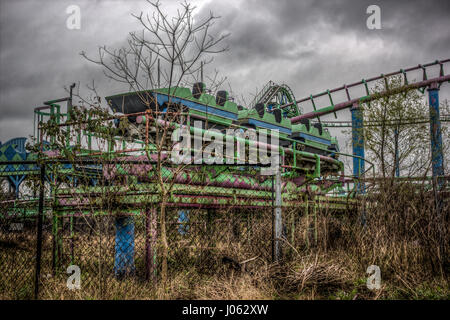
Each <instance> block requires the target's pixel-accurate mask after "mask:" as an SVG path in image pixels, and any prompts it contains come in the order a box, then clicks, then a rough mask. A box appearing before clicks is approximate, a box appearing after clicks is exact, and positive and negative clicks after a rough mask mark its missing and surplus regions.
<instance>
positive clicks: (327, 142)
mask: <svg viewBox="0 0 450 320" xmlns="http://www.w3.org/2000/svg"><path fill="white" fill-rule="evenodd" d="M300 137H302V138H305V139H308V140H311V141H315V142H319V143H323V144H326V145H327V146H330V145H331V141H330V140H327V139H323V138H319V137H316V136H313V135H310V134H307V133H302V132H301V133H300Z"/></svg>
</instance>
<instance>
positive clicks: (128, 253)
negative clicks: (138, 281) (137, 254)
mask: <svg viewBox="0 0 450 320" xmlns="http://www.w3.org/2000/svg"><path fill="white" fill-rule="evenodd" d="M115 224H116V245H115V256H114V274H115V275H116V276H117V277H123V276H125V275H128V274H131V273H134V271H135V267H134V220H133V217H118V218H116V223H115Z"/></svg>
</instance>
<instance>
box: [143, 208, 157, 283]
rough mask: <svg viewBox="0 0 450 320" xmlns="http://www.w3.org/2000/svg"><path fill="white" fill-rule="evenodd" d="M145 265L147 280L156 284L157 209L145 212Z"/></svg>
mask: <svg viewBox="0 0 450 320" xmlns="http://www.w3.org/2000/svg"><path fill="white" fill-rule="evenodd" d="M145 215H146V217H145V218H146V221H145V265H146V277H147V280H151V281H152V282H153V283H154V284H156V270H157V268H156V241H157V229H156V228H157V222H156V208H151V209H149V210H147V211H146V212H145Z"/></svg>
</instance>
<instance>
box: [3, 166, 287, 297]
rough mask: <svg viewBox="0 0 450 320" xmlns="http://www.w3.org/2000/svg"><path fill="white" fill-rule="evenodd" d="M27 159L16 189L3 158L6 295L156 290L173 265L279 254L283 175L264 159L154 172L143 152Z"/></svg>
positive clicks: (186, 268)
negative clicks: (140, 158) (277, 210)
mask: <svg viewBox="0 0 450 320" xmlns="http://www.w3.org/2000/svg"><path fill="white" fill-rule="evenodd" d="M27 164H28V165H29V168H28V170H22V171H20V172H15V173H18V174H21V175H23V181H22V183H21V184H20V185H19V189H20V190H14V184H13V183H11V181H10V180H8V179H9V176H10V175H11V174H12V173H11V172H10V171H7V168H8V166H9V165H10V164H6V163H0V172H1V173H3V175H2V189H1V196H0V197H1V198H0V202H1V203H2V209H1V210H2V212H1V219H0V249H1V252H0V296H1V299H31V298H39V299H47V298H50V299H59V298H69V299H70V298H75V299H76V298H82V299H124V298H133V297H135V296H148V297H152V296H154V290H155V288H156V287H157V284H158V283H159V282H161V281H162V273H164V271H163V270H164V269H165V270H166V271H165V272H166V278H168V279H173V278H176V277H177V275H179V274H189V273H195V274H202V275H206V276H208V275H214V274H218V273H227V272H230V271H231V272H234V271H236V272H241V271H244V270H245V271H246V272H249V271H251V270H252V268H254V267H257V266H261V264H267V263H269V262H270V261H271V260H272V245H273V237H272V234H273V230H272V229H273V226H272V222H273V203H274V202H273V181H272V180H273V177H272V176H263V175H261V174H260V173H259V172H260V171H259V168H256V167H249V166H247V167H246V166H239V167H237V166H236V167H233V166H228V167H225V166H213V167H211V168H212V169H208V170H206V169H205V167H201V166H185V167H184V168H183V169H182V170H180V171H179V172H175V171H174V170H175V169H173V168H168V169H163V170H162V171H163V174H161V175H160V176H158V175H155V176H154V177H152V176H151V175H150V178H148V177H149V174H148V173H149V171H151V168H150V167H148V164H143V163H142V162H136V161H135V162H132V161H130V162H126V161H122V160H121V161H120V162H117V161H114V163H112V162H108V163H99V162H98V161H97V160H96V161H95V162H94V161H92V160H91V161H84V162H77V163H68V162H65V163H56V162H51V163H46V164H38V163H32V162H27ZM143 172H144V173H145V174H142V173H143ZM6 173H8V175H7V174H6ZM41 186H42V188H41ZM16 194H18V197H16ZM40 219H41V221H40ZM284 229H285V230H284V231H286V228H284ZM79 288H82V289H81V290H79ZM137 291H139V294H138V295H135V294H136V292H137Z"/></svg>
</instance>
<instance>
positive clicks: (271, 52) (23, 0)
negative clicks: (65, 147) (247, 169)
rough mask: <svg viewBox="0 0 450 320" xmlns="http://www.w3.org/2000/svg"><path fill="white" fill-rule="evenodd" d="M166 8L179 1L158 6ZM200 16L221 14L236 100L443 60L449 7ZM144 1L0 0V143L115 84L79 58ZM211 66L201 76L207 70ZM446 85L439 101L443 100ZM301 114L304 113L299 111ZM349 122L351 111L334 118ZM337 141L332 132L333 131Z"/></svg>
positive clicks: (305, 5) (245, 9) (356, 4)
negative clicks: (36, 117)
mask: <svg viewBox="0 0 450 320" xmlns="http://www.w3.org/2000/svg"><path fill="white" fill-rule="evenodd" d="M162 3H163V5H164V7H165V8H166V9H167V10H168V11H169V12H174V10H176V8H177V6H178V3H179V1H162ZM191 3H193V4H195V5H196V6H197V12H198V14H199V15H200V16H204V15H205V14H207V13H208V12H209V11H210V10H211V11H212V12H213V13H214V14H216V15H220V16H221V19H220V20H219V21H218V22H217V24H216V30H219V31H226V32H230V33H231V35H230V37H229V38H228V40H227V43H228V44H229V47H230V50H229V51H228V52H226V53H224V54H222V55H220V56H218V57H216V59H215V62H214V66H210V67H208V68H210V69H213V68H217V69H218V70H219V71H220V73H221V74H222V75H224V76H227V77H228V81H229V83H230V85H231V87H232V88H233V90H234V92H235V93H237V94H243V95H246V96H249V94H250V93H254V92H255V89H256V88H261V87H262V86H263V85H264V84H265V83H266V82H268V81H269V80H273V81H275V82H280V83H285V84H287V85H289V86H290V87H291V88H292V90H293V91H294V93H295V95H296V98H302V97H304V96H309V95H310V94H314V93H317V92H319V91H323V90H325V89H331V88H334V87H337V86H340V85H342V84H344V83H351V82H355V81H358V80H361V79H362V78H369V77H372V76H375V75H379V74H381V73H388V72H391V71H394V70H399V69H400V68H406V67H410V66H414V65H417V64H419V63H427V62H431V61H434V60H436V59H445V58H450V1H447V0H444V1H430V0H425V1H411V0H408V1H406V0H405V1H399V0H397V1H373V0H370V1H366V0H355V1H312V0H311V1H303V0H297V1H292V0H291V1H287V0H277V1H275V0H271V1H268V0H265V1H260V0H258V1H256V0H227V1H223V0H216V1H199V0H196V1H191ZM72 4H75V5H78V6H79V7H80V9H81V29H80V30H69V29H67V27H66V20H67V18H68V16H69V15H68V14H66V8H67V7H68V6H69V5H72ZM371 4H376V5H378V6H379V7H380V8H381V30H369V29H368V28H367V26H366V20H367V18H368V17H369V15H368V14H367V13H366V9H367V7H368V6H369V5H371ZM148 8H149V6H148V5H147V4H146V2H145V1H141V0H131V1H130V0H128V1H126V0H124V1H120V0H110V1H106V0H105V1H100V0H97V1H95V0H70V1H66V0H40V1H28V0H1V1H0V85H1V88H0V108H1V109H0V110H1V113H0V141H2V142H5V141H7V140H9V139H10V138H13V137H19V136H29V135H30V134H32V131H33V128H32V126H33V108H34V107H36V106H40V105H42V102H43V101H46V100H49V99H54V98H59V97H64V96H66V95H67V93H66V92H65V90H64V86H68V85H69V84H70V83H72V82H78V81H80V82H81V83H87V82H89V81H92V80H93V79H94V80H95V81H96V83H97V84H98V86H99V89H100V94H102V95H103V96H106V95H109V94H112V93H117V91H118V90H119V91H120V88H119V87H118V86H117V85H116V84H114V83H112V82H111V81H107V80H106V79H105V78H104V77H103V74H102V71H101V69H99V67H97V66H93V65H92V64H91V63H89V62H87V61H86V60H84V59H83V58H82V57H80V55H79V53H80V52H81V51H83V50H84V51H86V52H88V53H95V52H96V49H97V47H98V46H99V45H108V46H111V47H114V46H119V45H120V44H121V43H123V41H124V40H125V39H126V37H127V34H128V32H130V31H137V30H140V29H141V28H140V27H139V24H138V23H137V22H136V20H135V19H134V18H132V17H131V13H139V12H141V11H142V10H144V11H146V10H147V9H148ZM208 71H212V70H205V72H208ZM449 87H450V85H449V84H444V85H443V86H442V88H441V96H443V97H448V96H449V91H450V89H449ZM305 111H310V110H308V109H306V110H305ZM339 117H340V118H341V119H344V120H347V119H348V118H349V111H347V110H344V111H342V112H341V113H340V114H339ZM333 133H335V134H336V135H339V133H338V132H333Z"/></svg>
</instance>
